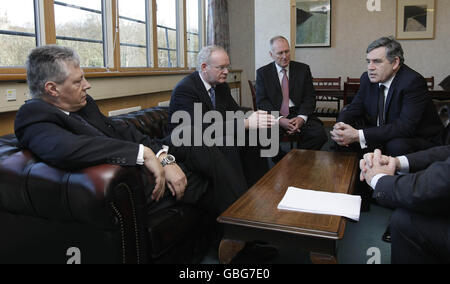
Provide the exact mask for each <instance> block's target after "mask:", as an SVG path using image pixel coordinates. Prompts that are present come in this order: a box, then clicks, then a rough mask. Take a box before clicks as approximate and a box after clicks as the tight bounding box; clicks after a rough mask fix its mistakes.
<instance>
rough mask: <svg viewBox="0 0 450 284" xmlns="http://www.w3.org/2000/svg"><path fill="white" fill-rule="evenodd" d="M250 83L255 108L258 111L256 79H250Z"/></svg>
mask: <svg viewBox="0 0 450 284" xmlns="http://www.w3.org/2000/svg"><path fill="white" fill-rule="evenodd" d="M248 85H249V87H250V92H251V93H252V100H253V110H254V111H257V110H258V107H257V106H256V88H255V85H256V81H252V80H248Z"/></svg>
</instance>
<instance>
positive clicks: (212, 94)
mask: <svg viewBox="0 0 450 284" xmlns="http://www.w3.org/2000/svg"><path fill="white" fill-rule="evenodd" d="M209 93H210V94H211V96H210V97H211V102H212V105H213V107H214V109H216V90H215V89H214V88H211V89H209Z"/></svg>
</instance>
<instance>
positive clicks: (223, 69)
mask: <svg viewBox="0 0 450 284" xmlns="http://www.w3.org/2000/svg"><path fill="white" fill-rule="evenodd" d="M210 66H212V67H214V68H216V69H217V70H220V71H225V69H227V70H228V71H230V70H231V65H227V66H214V65H210Z"/></svg>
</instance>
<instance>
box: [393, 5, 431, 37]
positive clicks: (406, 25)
mask: <svg viewBox="0 0 450 284" xmlns="http://www.w3.org/2000/svg"><path fill="white" fill-rule="evenodd" d="M435 5H436V3H435V0H397V36H396V37H397V39H434V24H435V7H436V6H435Z"/></svg>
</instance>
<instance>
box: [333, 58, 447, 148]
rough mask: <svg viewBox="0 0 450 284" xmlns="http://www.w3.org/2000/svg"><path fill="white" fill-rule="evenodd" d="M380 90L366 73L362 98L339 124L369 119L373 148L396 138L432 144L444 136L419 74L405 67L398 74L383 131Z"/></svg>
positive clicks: (367, 135) (368, 132) (368, 134)
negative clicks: (380, 121)
mask: <svg viewBox="0 0 450 284" xmlns="http://www.w3.org/2000/svg"><path fill="white" fill-rule="evenodd" d="M378 90H379V87H378V84H374V83H371V82H370V80H369V77H368V75H367V72H366V73H364V74H363V75H362V76H361V85H360V89H359V91H358V94H357V95H356V97H355V98H354V100H353V101H352V103H351V104H350V105H348V106H347V107H345V109H344V110H343V111H342V112H341V114H340V116H339V118H338V120H337V121H338V122H345V123H348V124H351V123H352V122H354V121H355V120H357V119H358V118H361V117H365V116H366V118H367V120H368V121H367V123H368V124H367V125H366V127H365V129H364V136H365V138H366V141H367V143H368V144H369V145H379V144H386V143H387V142H388V141H390V140H392V139H395V138H416V137H420V138H423V139H426V140H431V139H433V138H435V137H436V136H438V135H439V134H440V133H441V132H442V130H443V125H442V122H441V120H440V119H439V116H438V114H437V111H436V108H435V107H434V105H433V102H432V101H431V99H430V97H429V96H428V94H427V85H426V81H425V79H424V78H423V77H422V76H421V75H420V74H419V73H417V72H416V71H414V70H412V69H411V68H409V67H408V66H406V65H403V66H402V67H401V68H400V70H399V71H398V72H397V74H396V76H395V78H394V80H393V82H392V84H391V87H390V88H389V93H388V97H387V100H386V104H385V115H386V125H384V126H381V127H377V119H378V96H379V91H378Z"/></svg>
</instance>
